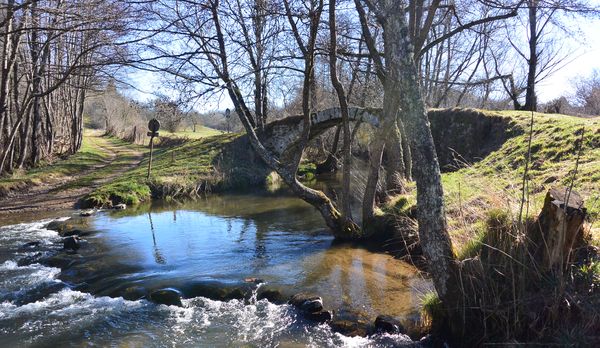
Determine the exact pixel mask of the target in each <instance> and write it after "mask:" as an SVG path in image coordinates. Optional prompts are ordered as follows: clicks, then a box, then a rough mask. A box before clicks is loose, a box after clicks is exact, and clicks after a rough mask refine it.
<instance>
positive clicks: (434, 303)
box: [421, 291, 446, 328]
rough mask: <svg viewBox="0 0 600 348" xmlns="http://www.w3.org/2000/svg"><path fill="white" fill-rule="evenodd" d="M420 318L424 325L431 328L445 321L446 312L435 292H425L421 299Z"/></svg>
mask: <svg viewBox="0 0 600 348" xmlns="http://www.w3.org/2000/svg"><path fill="white" fill-rule="evenodd" d="M421 316H422V318H423V321H424V323H425V325H427V326H430V327H432V328H433V327H435V326H437V325H439V324H440V323H442V322H443V321H444V320H445V318H446V312H445V309H444V306H443V304H442V300H440V298H439V297H438V295H437V293H436V292H434V291H430V292H427V293H425V295H423V297H422V298H421Z"/></svg>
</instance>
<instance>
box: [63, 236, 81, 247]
mask: <svg viewBox="0 0 600 348" xmlns="http://www.w3.org/2000/svg"><path fill="white" fill-rule="evenodd" d="M79 241H80V239H79V237H77V236H70V237H67V238H65V239H63V247H64V248H65V249H66V250H74V251H76V250H77V249H79V248H81V245H80V243H79Z"/></svg>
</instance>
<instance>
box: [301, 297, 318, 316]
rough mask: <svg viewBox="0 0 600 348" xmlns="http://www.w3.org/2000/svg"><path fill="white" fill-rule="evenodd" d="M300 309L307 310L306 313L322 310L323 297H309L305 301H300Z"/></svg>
mask: <svg viewBox="0 0 600 348" xmlns="http://www.w3.org/2000/svg"><path fill="white" fill-rule="evenodd" d="M299 308H300V310H302V311H304V312H307V313H315V312H320V311H322V310H323V299H321V298H320V297H319V298H316V299H310V300H307V301H304V302H302V304H301V305H300V307H299Z"/></svg>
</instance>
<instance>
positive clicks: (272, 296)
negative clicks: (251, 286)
mask: <svg viewBox="0 0 600 348" xmlns="http://www.w3.org/2000/svg"><path fill="white" fill-rule="evenodd" d="M256 299H257V300H263V299H266V300H267V301H269V302H272V303H275V304H281V303H283V302H285V301H284V299H283V294H282V293H281V291H279V290H277V289H265V290H263V291H260V292H259V293H258V295H257V296H256Z"/></svg>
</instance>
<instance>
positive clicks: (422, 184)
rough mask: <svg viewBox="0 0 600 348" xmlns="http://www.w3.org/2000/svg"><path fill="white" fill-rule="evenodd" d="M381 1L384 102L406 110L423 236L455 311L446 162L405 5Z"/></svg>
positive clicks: (432, 268) (438, 285) (435, 275)
mask: <svg viewBox="0 0 600 348" xmlns="http://www.w3.org/2000/svg"><path fill="white" fill-rule="evenodd" d="M379 4H380V10H381V11H380V12H379V13H378V15H379V16H380V17H382V18H385V23H384V25H383V27H384V46H385V55H386V67H387V74H386V84H385V85H384V88H385V90H384V92H385V96H384V102H385V98H397V99H399V102H400V107H401V109H402V111H403V113H402V115H403V117H404V119H403V120H402V121H403V123H404V126H405V127H406V133H407V134H409V135H410V137H409V141H410V144H411V150H412V158H413V161H414V162H413V163H414V167H413V176H414V179H415V181H416V185H417V220H418V222H419V239H420V241H421V246H422V248H423V252H424V254H425V256H426V258H427V260H428V266H429V267H428V270H429V272H430V273H431V276H432V279H433V283H434V286H435V289H436V291H437V293H438V296H439V297H440V299H441V300H442V301H443V303H444V305H445V307H446V308H447V309H449V310H451V311H453V310H456V309H457V308H458V306H459V304H460V298H461V297H460V291H459V283H458V280H457V279H458V277H457V273H458V272H457V264H456V262H455V260H454V256H453V252H452V244H451V241H450V236H449V234H448V231H447V226H446V216H445V213H444V192H443V189H442V182H441V174H440V167H439V163H438V159H437V155H436V152H435V146H434V143H433V137H432V135H431V129H430V127H429V120H428V118H427V111H426V109H425V103H424V102H423V98H422V96H421V91H420V88H419V77H418V75H417V68H416V65H415V61H414V55H413V49H412V44H411V41H410V39H409V35H408V27H407V24H406V22H405V17H404V8H403V6H402V4H401V3H400V2H396V1H392V0H379ZM374 10H377V9H374Z"/></svg>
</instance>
